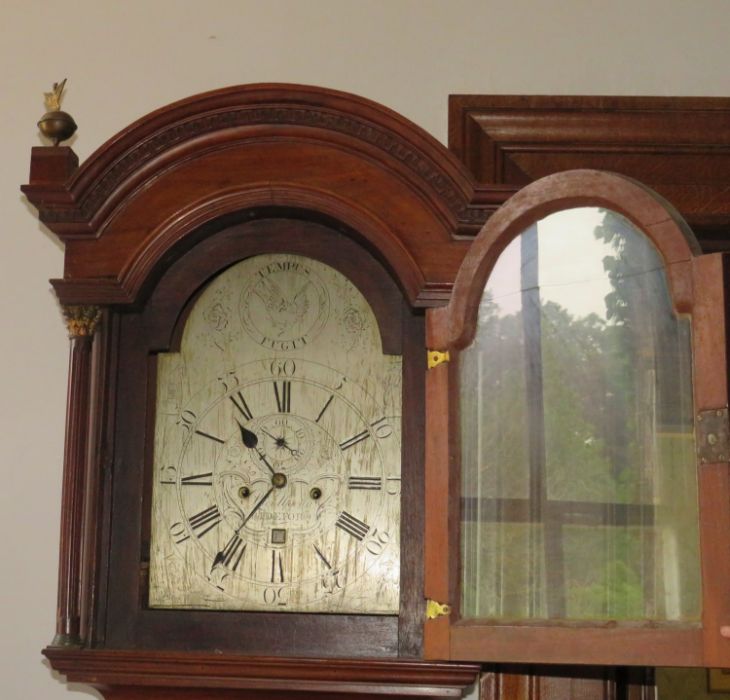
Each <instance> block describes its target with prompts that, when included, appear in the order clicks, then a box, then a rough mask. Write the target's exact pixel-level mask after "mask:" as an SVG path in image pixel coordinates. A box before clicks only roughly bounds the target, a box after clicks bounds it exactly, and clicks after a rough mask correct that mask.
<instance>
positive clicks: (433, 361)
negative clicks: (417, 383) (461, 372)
mask: <svg viewBox="0 0 730 700" xmlns="http://www.w3.org/2000/svg"><path fill="white" fill-rule="evenodd" d="M426 358H427V362H428V368H429V369H433V368H434V367H437V366H438V365H440V364H441V363H442V362H448V361H449V351H448V350H446V351H445V352H441V351H440V350H428V351H427V353H426Z"/></svg>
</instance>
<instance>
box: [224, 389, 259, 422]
mask: <svg viewBox="0 0 730 700" xmlns="http://www.w3.org/2000/svg"><path fill="white" fill-rule="evenodd" d="M229 398H230V399H231V401H233V405H234V406H235V407H236V408H237V409H238V410H239V412H240V413H241V415H243V417H244V418H245V419H246V420H251V419H252V418H253V413H251V409H250V408H249V407H248V404H247V403H246V399H244V398H243V394H242V393H241V392H240V390H239V391H237V392H236V393H235V394H231V395H230V397H229Z"/></svg>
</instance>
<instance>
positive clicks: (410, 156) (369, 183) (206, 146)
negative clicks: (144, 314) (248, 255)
mask: <svg viewBox="0 0 730 700" xmlns="http://www.w3.org/2000/svg"><path fill="white" fill-rule="evenodd" d="M44 156H45V152H43V151H34V153H33V158H34V162H36V161H37V162H38V163H40V162H41V161H43V160H44ZM45 160H48V157H45ZM37 173H45V169H44V168H42V167H41V166H40V165H38V166H34V167H32V168H31V182H30V184H29V185H27V186H25V187H24V188H23V190H24V192H25V193H26V195H27V197H28V198H29V199H30V200H31V202H33V203H34V204H35V205H36V206H37V207H38V208H39V215H40V218H41V220H42V221H44V223H45V224H46V225H47V226H48V227H49V228H50V229H51V230H52V231H53V232H54V233H56V235H58V236H59V237H60V238H61V240H63V241H64V242H65V243H66V256H65V268H64V279H63V280H57V281H56V282H55V283H54V286H55V288H56V290H57V293H58V294H59V297H60V298H61V299H62V300H63V301H64V302H65V303H71V302H72V301H74V302H80V301H81V300H86V301H87V302H88V301H89V300H91V299H95V300H96V301H97V303H118V304H130V303H134V302H135V301H136V300H137V297H138V295H139V292H140V289H141V288H142V287H143V285H144V283H145V280H146V279H147V277H148V276H149V274H150V272H151V271H152V270H153V269H154V268H155V267H156V266H158V265H164V260H165V256H166V254H167V251H168V250H170V249H171V248H172V247H174V246H175V245H177V244H178V243H180V242H185V241H186V240H187V239H188V238H189V237H190V236H191V235H193V232H194V231H196V230H198V229H199V228H200V226H201V225H202V224H204V223H206V222H207V221H210V220H212V219H215V218H219V217H221V216H224V215H226V214H230V213H233V212H240V211H244V210H251V209H255V208H257V207H286V208H290V209H295V208H299V209H302V210H306V211H309V212H310V215H312V214H314V213H319V214H320V215H324V216H328V217H330V218H331V219H335V220H337V221H340V222H342V223H343V224H344V225H347V226H348V227H350V228H351V229H353V230H357V231H358V232H359V234H360V235H361V236H362V237H363V238H365V239H366V240H368V241H369V243H370V245H371V246H372V247H374V248H377V249H378V250H379V251H380V254H381V256H382V257H383V259H384V260H385V261H386V264H387V266H388V267H389V268H390V269H393V270H395V271H396V276H397V277H398V279H399V280H400V281H401V284H402V285H403V287H404V288H405V289H406V291H407V295H408V299H409V301H410V303H411V304H417V305H425V306H428V305H432V304H434V303H443V302H444V301H446V299H447V298H448V293H449V290H450V286H451V282H452V281H453V278H454V276H455V274H456V269H457V268H458V265H459V263H460V262H461V259H462V258H463V256H464V254H465V252H466V249H467V247H468V243H467V241H462V240H455V239H454V235H453V234H454V232H455V231H458V230H459V227H460V226H461V225H462V222H469V221H471V220H475V221H483V220H484V214H483V212H482V209H483V207H480V206H476V207H473V206H472V205H471V200H472V197H473V193H474V182H473V179H472V178H471V176H470V175H469V173H468V172H467V170H466V168H465V167H464V166H463V165H462V164H461V163H460V162H459V161H458V160H457V159H456V158H455V157H454V156H453V155H451V154H450V153H449V152H448V151H447V149H445V148H444V147H443V146H442V145H441V144H439V143H438V142H437V141H436V140H435V139H434V138H433V137H431V136H429V135H428V134H426V133H425V132H424V131H423V130H421V129H419V128H418V127H417V126H415V125H414V124H411V123H410V122H408V121H407V120H405V119H404V118H403V117H400V116H399V115H397V114H395V113H393V112H391V111H390V110H388V109H386V108H384V107H381V106H379V105H375V104H374V103H372V102H369V101H367V100H364V99H361V98H357V97H354V96H351V95H346V94H344V93H339V92H335V91H331V90H324V89H320V88H307V87H301V86H292V85H253V86H243V87H238V88H230V89H227V90H221V91H216V92H213V93H207V94H204V95H200V96H196V97H193V98H190V99H188V100H183V101H182V102H178V103H175V104H173V105H170V106H169V107H166V108H163V109H161V110H159V111H158V112H156V113H153V114H152V115H149V116H148V117H146V118H144V119H142V120H140V121H139V122H137V123H136V124H133V125H132V126H130V127H129V128H128V129H126V130H124V131H123V132H121V133H120V134H119V135H117V136H115V137H114V138H113V139H111V140H110V141H109V142H107V143H106V144H105V145H103V146H102V147H101V148H100V149H99V150H98V151H97V152H96V153H95V154H94V155H92V156H91V157H90V158H89V159H88V160H87V161H86V162H85V163H84V164H83V165H82V166H81V167H80V168H78V170H76V172H75V173H74V174H73V176H71V177H70V178H68V179H66V180H63V179H60V178H58V179H53V180H50V181H49V177H48V176H46V175H45V174H43V176H40V175H39V176H38V177H36V178H35V179H34V176H35V175H36V174H37Z"/></svg>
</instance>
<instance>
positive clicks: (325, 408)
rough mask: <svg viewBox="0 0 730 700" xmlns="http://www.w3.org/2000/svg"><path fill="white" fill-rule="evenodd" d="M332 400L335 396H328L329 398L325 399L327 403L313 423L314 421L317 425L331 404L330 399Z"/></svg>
mask: <svg viewBox="0 0 730 700" xmlns="http://www.w3.org/2000/svg"><path fill="white" fill-rule="evenodd" d="M334 398H335V395H334V394H330V397H329V398H328V399H327V403H326V404H325V405H324V406H322V410H321V411H320V412H319V415H318V416H317V418H316V419H315V421H314V422H315V423H319V421H320V419H321V418H322V416H323V415H324V412H325V411H326V410H327V409H328V408H329V407H330V404H331V403H332V399H334Z"/></svg>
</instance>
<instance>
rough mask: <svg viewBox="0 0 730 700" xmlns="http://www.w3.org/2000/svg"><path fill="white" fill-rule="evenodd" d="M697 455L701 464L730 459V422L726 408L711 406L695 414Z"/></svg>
mask: <svg viewBox="0 0 730 700" xmlns="http://www.w3.org/2000/svg"><path fill="white" fill-rule="evenodd" d="M695 430H696V432H697V457H698V458H699V460H700V463H701V464H715V463H717V462H727V461H728V460H730V424H728V410H727V408H713V409H711V410H709V411H700V412H699V413H698V414H697V423H696V427H695Z"/></svg>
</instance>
